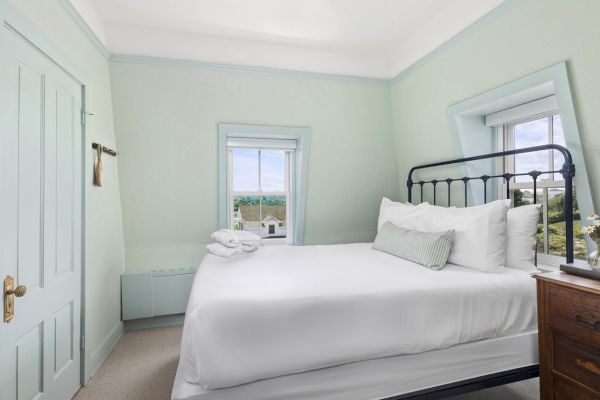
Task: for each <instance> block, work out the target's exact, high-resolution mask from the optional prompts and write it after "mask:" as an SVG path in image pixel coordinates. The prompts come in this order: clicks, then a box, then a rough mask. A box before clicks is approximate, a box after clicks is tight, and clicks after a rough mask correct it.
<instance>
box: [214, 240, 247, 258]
mask: <svg viewBox="0 0 600 400" xmlns="http://www.w3.org/2000/svg"><path fill="white" fill-rule="evenodd" d="M206 248H207V249H208V251H210V252H211V253H212V254H214V255H215V256H219V257H227V258H230V257H231V256H234V255H236V254H241V253H243V252H244V250H243V249H242V247H241V246H240V247H227V246H223V245H222V244H221V243H211V244H209V245H208V246H206Z"/></svg>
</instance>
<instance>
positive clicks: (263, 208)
mask: <svg viewBox="0 0 600 400" xmlns="http://www.w3.org/2000/svg"><path fill="white" fill-rule="evenodd" d="M253 142H255V143H254V144H255V145H261V144H262V143H260V140H255V141H253ZM235 146H236V144H235V143H233V144H232V145H231V146H229V145H228V150H227V151H228V158H229V162H228V164H229V168H228V170H229V179H228V181H229V182H230V185H229V190H228V196H227V198H228V208H229V213H228V224H229V227H230V228H231V229H239V230H245V231H249V232H253V233H256V234H257V235H259V236H260V237H262V238H263V239H266V240H269V241H271V242H285V243H291V235H292V229H291V226H290V224H291V221H290V215H291V209H292V195H291V188H292V186H293V185H292V182H291V177H292V175H293V173H292V171H291V170H292V165H291V162H290V160H291V159H292V158H293V153H294V151H295V149H294V148H291V147H295V144H291V145H289V146H287V147H288V148H287V149H282V148H253V147H252V144H250V145H249V146H250V147H235Z"/></svg>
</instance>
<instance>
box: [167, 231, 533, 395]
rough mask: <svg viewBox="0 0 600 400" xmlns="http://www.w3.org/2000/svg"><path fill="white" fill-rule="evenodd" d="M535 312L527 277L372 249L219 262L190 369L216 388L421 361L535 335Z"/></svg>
mask: <svg viewBox="0 0 600 400" xmlns="http://www.w3.org/2000/svg"><path fill="white" fill-rule="evenodd" d="M535 304H536V299H535V283H534V280H533V279H531V278H530V277H529V275H528V274H527V273H526V272H524V271H520V270H514V269H508V270H507V272H506V273H503V274H489V273H483V272H478V271H474V270H468V269H464V268H460V267H456V266H451V265H450V266H448V267H446V268H445V269H444V270H442V271H431V270H428V269H427V268H424V267H422V266H420V265H417V264H414V263H412V262H410V261H406V260H402V259H400V258H397V257H394V256H392V255H389V254H386V253H382V252H378V251H375V250H372V249H371V244H367V243H364V244H349V245H333V246H305V247H286V246H267V247H265V248H263V249H261V250H260V251H258V252H255V253H250V254H244V255H241V256H238V257H235V258H231V259H224V258H219V257H216V256H212V255H207V256H206V257H205V258H204V259H203V261H202V263H201V265H200V267H199V269H198V272H197V274H196V277H195V280H194V284H193V288H192V294H191V296H190V301H189V304H188V309H187V313H186V320H185V326H184V331H183V337H182V351H181V358H180V367H179V368H180V372H181V374H182V376H183V378H184V380H185V381H187V382H189V383H199V384H201V385H202V386H203V387H205V388H207V389H215V388H223V387H229V386H234V385H239V384H243V383H247V382H252V381H255V380H259V379H265V378H271V377H276V376H281V375H285V374H292V373H298V372H302V371H308V370H313V369H317V368H323V367H329V366H333V365H339V364H344V363H349V362H356V361H361V360H369V359H375V358H381V357H388V356H395V355H402V354H413V353H420V352H424V351H428V350H434V349H441V348H446V347H449V346H453V345H456V344H459V343H466V342H471V341H475V340H480V339H485V338H491V337H497V336H505V335H510V334H513V333H517V332H522V331H525V330H529V329H532V328H535V326H536V306H535Z"/></svg>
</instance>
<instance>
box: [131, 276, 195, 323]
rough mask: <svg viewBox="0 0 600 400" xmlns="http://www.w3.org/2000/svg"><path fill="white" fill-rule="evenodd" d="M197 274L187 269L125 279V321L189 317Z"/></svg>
mask: <svg viewBox="0 0 600 400" xmlns="http://www.w3.org/2000/svg"><path fill="white" fill-rule="evenodd" d="M195 274H196V269H195V268H186V269H168V270H155V271H149V272H139V273H138V272H131V273H125V274H123V275H121V310H122V319H123V320H124V321H127V320H132V319H138V318H151V317H158V316H164V315H173V314H183V313H185V309H186V307H187V303H188V298H189V296H190V291H191V289H192V282H193V280H194V275H195Z"/></svg>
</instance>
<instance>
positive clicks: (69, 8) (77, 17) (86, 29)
mask: <svg viewBox="0 0 600 400" xmlns="http://www.w3.org/2000/svg"><path fill="white" fill-rule="evenodd" d="M58 2H59V3H60V5H62V6H63V8H64V10H65V11H66V13H67V14H68V15H69V17H71V19H72V20H73V22H75V24H76V25H77V26H78V27H79V29H81V31H82V32H83V34H84V35H85V36H86V37H87V38H88V39H89V41H90V42H92V44H93V45H94V47H95V48H96V49H97V50H98V51H99V52H100V54H102V56H103V57H104V58H106V59H108V57H110V52H109V51H108V49H107V48H106V46H104V43H102V41H101V40H100V39H99V38H98V36H96V34H95V33H94V31H93V30H92V29H91V28H90V26H89V25H88V24H87V22H86V21H85V20H84V19H83V17H82V16H81V14H79V12H78V11H77V10H76V9H75V7H73V5H72V4H71V2H70V1H69V0H58Z"/></svg>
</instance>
